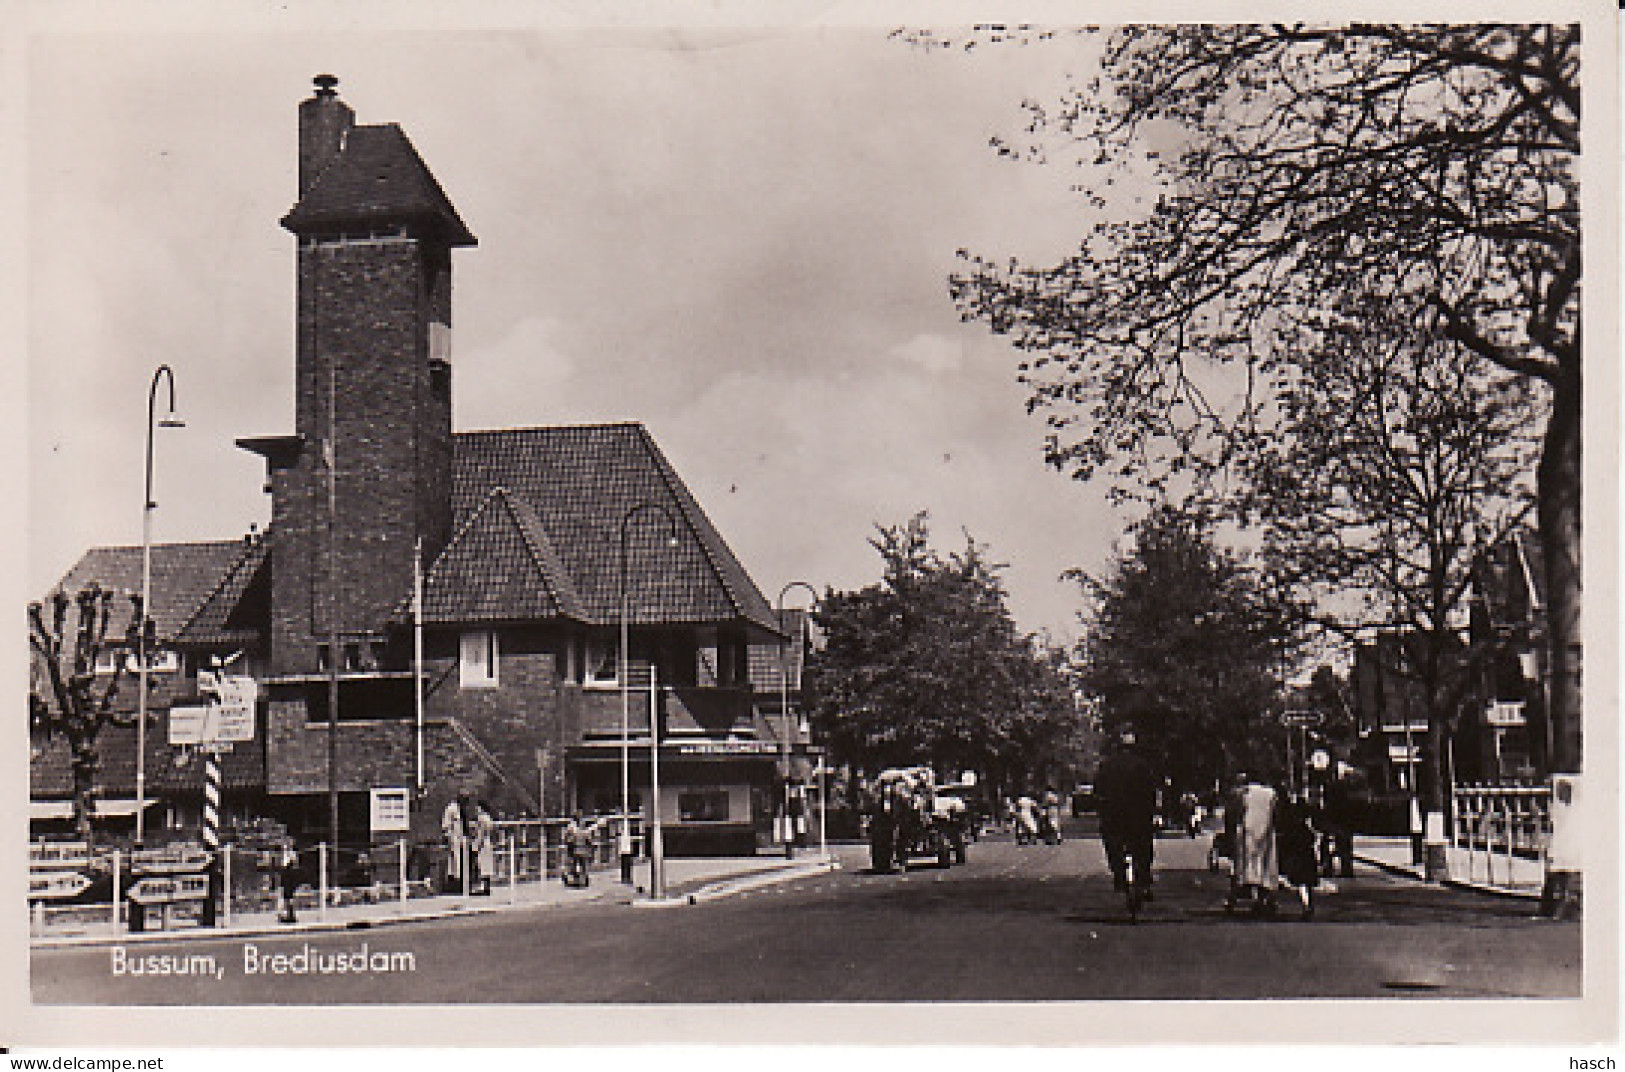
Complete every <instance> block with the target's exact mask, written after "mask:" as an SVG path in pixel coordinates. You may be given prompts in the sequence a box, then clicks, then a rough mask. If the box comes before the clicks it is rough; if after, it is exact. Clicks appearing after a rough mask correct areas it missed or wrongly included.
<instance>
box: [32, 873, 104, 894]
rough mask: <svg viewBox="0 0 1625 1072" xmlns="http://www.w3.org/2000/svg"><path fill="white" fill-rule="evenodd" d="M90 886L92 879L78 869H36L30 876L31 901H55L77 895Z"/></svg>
mask: <svg viewBox="0 0 1625 1072" xmlns="http://www.w3.org/2000/svg"><path fill="white" fill-rule="evenodd" d="M89 888H90V879H88V878H86V877H85V876H84V875H81V874H80V873H79V872H77V871H47V872H38V871H36V872H34V873H32V874H30V875H29V876H28V899H29V900H30V901H54V900H60V899H66V898H69V897H77V896H79V895H80V894H81V893H84V892H85V890H87V889H89Z"/></svg>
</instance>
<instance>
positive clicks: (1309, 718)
mask: <svg viewBox="0 0 1625 1072" xmlns="http://www.w3.org/2000/svg"><path fill="white" fill-rule="evenodd" d="M1324 721H1326V716H1325V715H1323V714H1321V713H1320V712H1319V711H1286V712H1283V713H1282V715H1281V725H1283V726H1296V727H1299V728H1301V729H1309V728H1310V727H1312V726H1318V725H1320V724H1321V723H1322V722H1324Z"/></svg>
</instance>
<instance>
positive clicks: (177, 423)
mask: <svg viewBox="0 0 1625 1072" xmlns="http://www.w3.org/2000/svg"><path fill="white" fill-rule="evenodd" d="M159 380H163V381H164V382H165V384H166V385H167V386H168V388H169V405H168V407H167V408H166V410H165V412H164V416H163V419H162V420H159V421H158V422H157V427H160V428H184V427H186V422H185V421H183V420H181V419H180V418H179V417H177V416H175V372H174V370H173V369H171V368H170V367H169V366H168V365H159V366H158V367H157V368H156V369H155V370H153V373H152V383H151V384H150V385H149V386H148V387H147V473H146V477H147V479H146V484H145V489H146V490H145V493H144V495H143V496H142V499H141V621H139V622H137V623H136V641H135V657H136V679H137V685H136V719H135V727H136V728H135V843H136V847H137V848H139V847H141V845H142V844H143V842H144V841H145V839H146V816H147V623H148V622H150V621H152V512H153V511H154V510H156V509H157V508H158V504H157V503H156V502H153V500H152V431H153V427H154V423H153V419H154V416H155V413H154V409H155V406H156V404H157V402H158V381H159Z"/></svg>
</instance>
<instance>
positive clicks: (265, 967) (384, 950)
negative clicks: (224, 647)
mask: <svg viewBox="0 0 1625 1072" xmlns="http://www.w3.org/2000/svg"><path fill="white" fill-rule="evenodd" d="M1205 848H1206V839H1205V838H1204V839H1200V840H1197V841H1188V840H1185V839H1172V838H1164V839H1160V840H1159V841H1158V843H1157V853H1158V867H1157V887H1156V891H1157V892H1156V900H1155V901H1154V903H1152V904H1151V905H1149V906H1148V907H1147V909H1146V912H1145V914H1144V916H1143V917H1142V919H1141V921H1140V922H1138V923H1131V922H1129V921H1128V919H1127V918H1126V915H1125V913H1124V911H1123V908H1122V905H1121V902H1120V900H1119V898H1118V897H1117V895H1115V894H1114V893H1113V892H1112V890H1111V882H1110V878H1109V877H1108V876H1107V875H1106V874H1105V872H1104V867H1103V861H1102V858H1101V853H1100V849H1099V846H1098V842H1096V841H1094V840H1093V839H1074V840H1069V841H1067V842H1066V843H1064V844H1062V845H1060V846H1017V845H1014V844H1011V843H1010V842H1009V841H1005V840H991V841H990V840H984V841H982V842H980V843H978V844H975V845H973V846H972V847H971V850H970V862H969V863H967V864H966V865H964V866H961V867H954V868H951V869H949V870H945V871H942V870H937V869H936V868H935V867H933V866H926V865H925V864H924V863H923V862H922V864H921V865H920V867H919V869H918V870H914V871H911V872H909V873H907V874H903V875H870V874H866V873H863V872H862V871H861V870H860V869H859V867H858V866H857V858H856V856H855V854H849V860H850V861H851V863H852V866H851V867H849V868H848V869H847V870H843V871H839V872H835V873H832V874H827V875H817V876H812V877H807V878H802V879H799V880H796V881H793V882H788V883H784V884H782V885H778V886H772V887H767V888H763V889H758V890H755V891H752V892H747V893H741V894H737V895H735V896H732V897H728V898H725V899H721V900H716V901H711V902H705V903H700V904H697V905H685V906H683V907H678V908H663V909H643V908H633V907H630V906H627V905H616V904H585V905H570V906H555V907H547V908H538V909H528V910H521V911H511V912H502V913H496V914H492V915H486V916H479V917H468V918H460V919H447V920H441V921H434V922H424V923H412V924H399V925H393V926H387V927H374V928H370V929H366V930H350V931H342V932H312V933H297V934H278V935H271V936H264V937H237V938H231V939H220V940H214V939H207V940H190V941H182V942H159V943H150V944H149V943H129V944H127V945H125V946H115V947H107V946H99V947H86V948H77V949H55V950H39V951H36V952H35V953H34V954H33V957H32V966H33V987H34V997H35V1000H36V1001H37V1002H40V1003H45V1004H54V1003H88V1004H117V1005H152V1004H182V1005H233V1004H301V1003H310V1004H338V1003H344V1004H351V1003H360V1004H365V1003H389V1004H400V1003H412V1002H435V1003H460V1002H478V1003H541V1002H549V1003H551V1002H615V1003H621V1002H663V1003H665V1002H753V1001H759V1002H870V1001H922V1000H953V1001H998V1000H1006V1001H1009V1000H1014V1001H1047V1000H1071V999H1205V998H1268V997H1283V998H1300V997H1324V998H1385V997H1386V998H1393V997H1457V998H1493V997H1577V996H1579V994H1580V987H1581V970H1580V966H1581V952H1582V950H1581V946H1582V941H1581V928H1580V926H1579V925H1578V924H1576V923H1554V922H1551V921H1548V920H1543V919H1538V918H1536V917H1535V915H1534V911H1533V906H1532V905H1530V904H1528V903H1524V902H1518V901H1511V900H1501V899H1497V898H1491V897H1486V896H1483V895H1478V894H1472V893H1467V892H1460V891H1452V890H1446V889H1440V888H1433V887H1427V886H1423V885H1421V884H1419V883H1416V882H1414V881H1411V880H1408V879H1403V878H1395V877H1390V876H1387V875H1384V874H1381V873H1379V872H1377V871H1374V870H1369V869H1364V868H1362V869H1361V870H1360V872H1359V874H1358V875H1357V877H1356V878H1355V879H1354V880H1352V881H1345V882H1343V883H1341V884H1340V888H1339V889H1338V891H1337V892H1336V893H1333V894H1328V895H1325V896H1324V897H1322V899H1321V902H1320V905H1319V907H1318V910H1317V918H1316V919H1315V920H1314V921H1312V922H1299V921H1297V920H1295V919H1294V918H1292V917H1293V915H1294V912H1293V908H1294V907H1295V906H1294V904H1293V902H1292V901H1290V900H1286V901H1284V902H1283V904H1284V906H1285V907H1284V910H1283V913H1282V917H1281V918H1279V919H1277V920H1274V921H1262V920H1253V919H1247V918H1232V917H1229V916H1227V915H1226V914H1225V911H1224V908H1223V881H1224V880H1223V879H1222V878H1221V877H1220V876H1218V875H1215V874H1212V873H1210V872H1209V871H1208V870H1207V868H1206V866H1205ZM301 954H303V959H301ZM279 956H280V957H282V958H283V959H281V960H278V959H277V958H278V957H279ZM120 957H122V958H123V960H122V963H121V962H120V961H119V959H118V958H120ZM160 957H170V958H173V959H171V960H169V961H167V962H165V961H161V960H155V959H153V958H160ZM341 963H342V964H344V965H345V966H346V967H347V969H353V970H346V971H344V972H342V973H338V972H328V973H317V972H314V971H311V970H309V969H312V968H314V967H318V966H321V965H326V966H328V967H334V966H337V965H339V964H341ZM137 967H145V968H150V969H154V970H167V971H168V972H170V974H142V975H138V974H135V969H136V968H137ZM302 968H303V969H306V970H301V969H302ZM183 969H187V970H203V971H204V972H205V974H203V975H196V974H191V975H183V974H174V973H176V972H179V971H181V970H183ZM278 969H280V970H278Z"/></svg>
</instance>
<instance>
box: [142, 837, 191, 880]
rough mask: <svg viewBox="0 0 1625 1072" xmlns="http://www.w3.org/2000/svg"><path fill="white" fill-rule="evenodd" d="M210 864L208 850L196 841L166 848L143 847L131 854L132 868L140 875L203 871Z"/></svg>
mask: <svg viewBox="0 0 1625 1072" xmlns="http://www.w3.org/2000/svg"><path fill="white" fill-rule="evenodd" d="M208 866H209V853H208V850H207V849H205V848H203V846H201V845H197V844H195V843H183V844H179V845H171V846H170V847H168V848H165V849H143V850H141V851H138V852H134V853H131V854H130V870H132V871H134V872H135V873H136V874H138V875H173V874H178V873H181V872H185V871H202V870H203V869H204V868H206V867H208Z"/></svg>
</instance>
